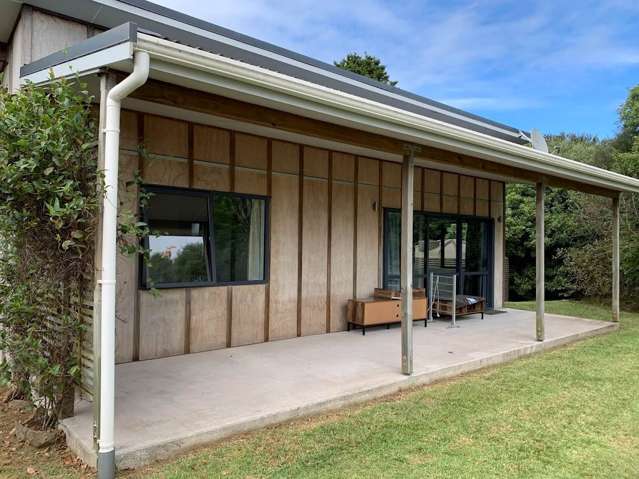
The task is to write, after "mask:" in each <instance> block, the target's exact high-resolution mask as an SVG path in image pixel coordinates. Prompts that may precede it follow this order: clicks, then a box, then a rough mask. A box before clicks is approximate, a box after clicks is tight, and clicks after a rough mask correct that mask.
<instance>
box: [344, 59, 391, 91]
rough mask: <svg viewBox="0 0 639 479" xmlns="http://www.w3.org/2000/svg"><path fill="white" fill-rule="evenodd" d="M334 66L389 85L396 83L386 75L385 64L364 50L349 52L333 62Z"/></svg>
mask: <svg viewBox="0 0 639 479" xmlns="http://www.w3.org/2000/svg"><path fill="white" fill-rule="evenodd" d="M334 64H335V66H336V67H339V68H342V69H344V70H348V71H351V72H353V73H357V74H359V75H362V76H365V77H368V78H372V79H373V80H377V81H378V82H381V83H385V84H387V85H390V86H395V85H397V82H396V81H393V80H391V79H390V77H389V76H388V72H387V71H386V65H384V64H382V61H381V60H380V59H379V58H377V57H375V56H373V55H369V54H368V53H366V52H364V55H360V54H359V53H355V52H353V53H349V54H348V55H346V56H345V57H344V58H342V59H341V60H340V61H338V62H334Z"/></svg>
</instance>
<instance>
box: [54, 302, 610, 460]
mask: <svg viewBox="0 0 639 479" xmlns="http://www.w3.org/2000/svg"><path fill="white" fill-rule="evenodd" d="M449 324H450V321H448V320H435V321H434V322H432V323H429V325H428V327H427V328H424V327H423V322H421V321H420V322H416V323H415V325H414V327H413V345H414V372H413V375H411V376H406V375H402V374H399V371H398V367H397V358H398V356H399V354H400V333H401V331H400V329H399V327H393V328H391V329H389V330H387V329H386V328H384V327H378V328H371V329H370V330H369V331H368V332H367V334H366V336H362V335H361V334H360V333H359V332H358V331H350V332H341V333H332V334H324V335H317V336H307V337H302V338H294V339H289V340H284V341H275V342H270V343H262V344H254V345H250V346H243V347H239V348H232V349H223V350H217V351H209V352H203V353H197V354H190V355H184V356H175V357H171V358H163V359H156V360H150V361H140V362H135V363H127V364H121V365H119V366H117V368H116V388H115V390H116V403H115V408H116V409H115V410H116V421H115V438H116V442H115V449H116V451H117V452H116V462H117V465H118V467H120V468H127V467H137V466H140V465H143V464H147V463H149V462H151V461H153V460H156V459H161V458H166V457H170V456H171V455H175V454H177V453H179V452H184V451H186V450H188V449H190V448H193V447H196V446H198V445H202V444H206V443H209V442H211V441H215V440H219V439H222V438H225V437H229V436H232V435H235V434H238V433H242V432H245V431H249V430H252V429H256V428H260V427H264V426H267V425H272V424H276V423H280V422H283V421H288V420H292V419H295V418H300V417H303V416H308V415H312V414H318V413H322V412H326V411H329V410H333V409H336V408H339V407H342V406H345V405H348V404H354V403H358V402H362V401H366V400H370V399H374V398H378V397H382V396H384V395H388V394H392V393H394V392H397V391H400V390H403V389H407V388H410V387H413V386H418V385H425V384H429V383H432V382H434V381H438V380H441V379H444V378H450V377H453V376H457V375H459V374H462V373H466V372H469V371H474V370H477V369H479V368H483V367H487V366H491V365H496V364H499V363H503V362H507V361H511V360H513V359H516V358H519V357H523V356H527V355H530V354H533V353H537V352H541V351H544V350H548V349H550V348H554V347H557V346H560V345H564V344H568V343H570V342H574V341H577V340H580V339H583V338H586V337H590V336H593V335H597V334H603V333H606V332H610V331H613V330H615V329H617V326H618V325H617V324H616V323H611V322H602V321H592V320H586V319H579V318H571V317H566V316H554V315H546V340H545V341H544V342H538V341H536V340H535V338H534V335H532V334H531V331H532V330H534V327H535V326H534V325H535V314H534V313H533V312H527V311H518V310H507V312H505V313H502V314H494V315H487V316H486V319H484V320H483V321H482V320H481V319H480V317H479V315H474V316H469V317H467V318H465V319H461V320H459V324H460V327H459V328H449V327H448V326H449ZM92 425H93V411H92V404H91V403H89V402H86V401H84V402H82V403H81V404H80V405H79V408H78V414H77V415H76V416H75V417H73V418H70V419H67V420H65V422H64V424H63V427H64V430H65V432H66V434H67V438H68V440H69V444H70V446H71V447H72V449H73V450H74V451H75V452H76V453H78V454H79V455H80V456H81V457H82V458H83V459H84V460H85V461H87V462H88V463H89V464H94V463H95V459H96V456H95V451H94V448H93V437H92V429H93V428H92Z"/></svg>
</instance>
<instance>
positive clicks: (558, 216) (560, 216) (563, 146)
mask: <svg viewBox="0 0 639 479" xmlns="http://www.w3.org/2000/svg"><path fill="white" fill-rule="evenodd" d="M619 114H620V126H621V129H620V131H619V134H618V135H617V137H616V138H614V139H612V140H604V141H601V140H599V139H598V138H596V137H593V136H590V135H574V134H561V135H556V136H551V137H549V138H547V141H548V144H549V148H550V151H551V152H552V153H555V154H558V155H561V156H564V157H566V158H571V159H574V160H577V161H580V162H583V163H587V164H590V165H593V166H597V167H600V168H606V169H609V170H612V171H616V172H618V173H621V174H624V175H629V176H635V177H639V86H637V87H635V88H634V89H632V90H631V92H630V94H629V96H628V99H627V100H626V102H625V103H624V104H623V105H622V107H621V108H620V109H619ZM507 200H508V205H507V207H508V212H507V228H506V235H507V237H506V241H507V243H506V248H507V254H508V258H509V261H510V273H511V280H510V294H511V297H512V298H513V299H525V298H531V297H532V296H533V295H534V291H535V283H534V282H535V274H534V254H535V242H534V227H535V209H534V208H535V193H534V188H533V187H532V186H526V185H509V186H508V190H507ZM620 205H621V270H622V294H623V296H624V297H625V298H626V299H627V300H628V301H629V302H632V300H633V298H634V300H635V301H636V298H637V297H638V296H639V195H636V194H635V195H632V194H623V195H622V196H621V202H620ZM610 207H611V202H610V200H609V199H607V198H602V197H597V196H593V195H587V194H583V193H577V192H572V191H565V190H555V189H552V188H550V189H548V195H547V202H546V255H547V257H548V258H550V261H547V263H546V275H547V276H546V281H547V283H546V292H547V294H548V296H549V297H551V298H557V297H575V296H577V297H579V296H586V297H601V298H608V297H609V296H610V290H611V278H612V274H611V248H612V246H611V218H612V215H611V209H610Z"/></svg>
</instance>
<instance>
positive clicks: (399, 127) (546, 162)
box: [138, 34, 639, 192]
mask: <svg viewBox="0 0 639 479" xmlns="http://www.w3.org/2000/svg"><path fill="white" fill-rule="evenodd" d="M138 48H139V49H142V50H145V51H148V52H149V53H150V54H151V55H152V56H153V58H154V59H158V60H159V62H158V64H157V65H158V67H159V65H161V64H173V65H178V66H180V67H182V68H184V69H189V70H190V71H191V72H197V71H199V72H204V73H206V74H207V75H215V76H216V77H218V78H221V79H226V80H230V81H232V82H233V84H234V85H236V86H235V87H236V88H238V85H240V86H241V85H244V86H245V91H246V92H248V93H253V94H258V93H257V90H256V87H258V88H260V89H263V90H262V93H261V97H263V98H269V95H270V96H271V97H272V98H273V99H275V96H274V95H278V94H279V95H281V96H280V97H279V101H283V100H284V99H285V97H286V98H288V100H287V103H288V104H290V105H294V104H295V102H296V100H299V102H298V106H300V107H301V108H306V109H309V108H311V105H314V108H315V111H316V112H320V113H328V112H329V109H330V114H332V115H333V116H338V117H339V118H342V119H348V120H351V121H353V122H356V123H359V124H365V125H366V126H369V127H370V126H373V127H379V129H380V130H381V129H384V130H385V131H387V134H395V135H397V136H403V137H408V136H410V137H412V138H413V139H414V141H415V142H417V143H421V144H426V145H433V146H439V147H444V148H446V147H447V148H449V149H452V150H453V151H466V152H468V153H469V154H471V155H476V156H479V157H481V158H488V159H490V160H491V161H495V162H497V163H501V164H505V165H509V166H515V167H518V168H522V169H525V170H529V171H535V172H538V173H540V174H542V175H551V176H555V177H559V178H566V179H570V180H573V181H577V182H581V183H586V184H590V185H594V186H599V187H601V188H606V189H609V190H612V191H630V192H639V179H636V178H631V177H627V176H624V175H620V174H618V173H614V172H611V171H608V170H604V169H601V168H596V167H594V166H590V165H587V164H584V163H580V162H577V161H573V160H569V159H566V158H562V157H560V156H557V155H552V154H549V153H545V152H542V151H539V150H534V149H532V148H529V147H526V146H523V145H518V144H516V143H512V142H509V141H506V140H502V139H499V138H495V137H492V136H489V135H486V134H483V133H479V132H475V131H472V130H468V129H465V128H462V127H459V126H456V125H451V124H448V123H445V122H442V121H439V120H435V119H432V118H427V117H424V116H421V115H418V114H415V113H411V112H407V111H405V110H402V109H399V108H395V107H392V106H388V105H384V104H381V103H378V102H374V101H371V100H367V99H365V98H361V97H357V96H355V95H350V94H348V93H344V92H341V91H338V90H333V89H330V88H326V87H323V86H321V85H317V84H314V83H310V82H307V81H304V80H300V79H297V78H293V77H290V76H287V75H283V74H280V73H277V72H274V71H271V70H267V69H264V68H260V67H256V66H254V65H249V64H247V63H243V62H240V61H237V60H233V59H230V58H226V57H222V56H220V55H216V54H213V53H210V52H205V51H203V50H199V49H196V48H192V47H188V46H184V45H181V44H177V43H175V42H170V41H167V40H163V39H160V38H156V37H153V36H150V35H145V34H139V35H138ZM196 77H197V75H196V74H195V73H193V74H190V75H189V77H188V78H189V79H190V80H196ZM218 84H220V83H219V82H218ZM227 84H228V85H229V86H231V84H230V83H228V81H227ZM264 90H266V92H264ZM397 136H396V137H397Z"/></svg>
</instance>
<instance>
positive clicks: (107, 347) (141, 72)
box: [98, 52, 150, 479]
mask: <svg viewBox="0 0 639 479" xmlns="http://www.w3.org/2000/svg"><path fill="white" fill-rule="evenodd" d="M149 64H150V57H149V54H148V53H146V52H136V53H135V54H134V64H133V72H132V73H131V74H130V75H129V76H128V77H126V78H125V79H124V80H122V81H121V82H120V83H118V84H117V85H116V86H115V87H113V88H112V89H111V91H109V93H108V95H107V100H106V118H105V129H104V183H105V196H104V203H103V211H102V279H101V281H100V285H101V308H100V342H101V346H100V431H99V438H98V447H99V449H98V478H99V479H113V478H114V477H115V441H114V429H115V295H116V285H115V278H116V276H115V268H116V260H117V230H118V162H119V153H120V152H119V150H120V107H121V103H122V99H123V98H125V97H126V96H128V95H129V94H131V93H132V92H133V91H134V90H135V89H136V88H138V87H140V86H142V85H143V84H144V83H145V82H146V80H147V78H148V76H149Z"/></svg>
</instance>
